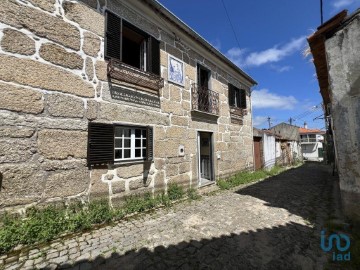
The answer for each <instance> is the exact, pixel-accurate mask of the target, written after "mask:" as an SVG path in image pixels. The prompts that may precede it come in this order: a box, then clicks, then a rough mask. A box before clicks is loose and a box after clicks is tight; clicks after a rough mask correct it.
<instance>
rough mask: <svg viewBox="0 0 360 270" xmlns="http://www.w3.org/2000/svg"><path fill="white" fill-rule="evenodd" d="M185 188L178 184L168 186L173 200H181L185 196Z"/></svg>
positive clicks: (169, 195) (169, 194)
mask: <svg viewBox="0 0 360 270" xmlns="http://www.w3.org/2000/svg"><path fill="white" fill-rule="evenodd" d="M184 195H185V192H184V190H183V188H182V187H181V186H179V185H177V184H170V185H169V188H168V197H169V199H170V200H171V201H175V200H179V199H181V198H182V197H184Z"/></svg>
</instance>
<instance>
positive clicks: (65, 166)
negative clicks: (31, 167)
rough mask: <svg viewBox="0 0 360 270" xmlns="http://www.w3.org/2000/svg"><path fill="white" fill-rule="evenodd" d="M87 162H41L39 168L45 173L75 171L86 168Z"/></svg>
mask: <svg viewBox="0 0 360 270" xmlns="http://www.w3.org/2000/svg"><path fill="white" fill-rule="evenodd" d="M86 165H87V163H86V160H73V159H72V160H48V159H47V160H45V161H43V162H41V164H40V165H39V168H40V169H41V170H44V171H58V170H62V171H65V170H74V169H79V168H84V167H85V166H86Z"/></svg>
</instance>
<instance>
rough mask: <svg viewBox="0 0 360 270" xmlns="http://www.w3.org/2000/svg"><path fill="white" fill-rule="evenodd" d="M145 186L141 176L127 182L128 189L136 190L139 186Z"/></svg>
mask: <svg viewBox="0 0 360 270" xmlns="http://www.w3.org/2000/svg"><path fill="white" fill-rule="evenodd" d="M144 186H145V181H144V179H142V178H139V179H136V180H131V181H130V182H129V189H130V190H137V189H140V188H143V187H144Z"/></svg>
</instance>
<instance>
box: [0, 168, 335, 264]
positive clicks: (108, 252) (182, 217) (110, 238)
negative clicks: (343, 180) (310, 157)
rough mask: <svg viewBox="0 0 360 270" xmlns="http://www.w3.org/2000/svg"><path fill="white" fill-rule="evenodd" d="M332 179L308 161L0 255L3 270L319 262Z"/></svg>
mask: <svg viewBox="0 0 360 270" xmlns="http://www.w3.org/2000/svg"><path fill="white" fill-rule="evenodd" d="M333 181H334V180H333V179H332V177H331V174H330V172H329V169H328V167H326V166H325V165H320V164H314V163H308V164H306V165H304V166H302V167H299V168H296V169H291V170H288V171H286V172H284V173H282V174H281V175H278V176H276V177H272V178H268V179H266V180H264V181H261V182H258V183H255V184H253V185H248V186H245V187H241V188H240V189H238V190H232V191H226V192H219V193H217V194H215V195H212V196H206V197H203V198H202V199H201V200H199V201H193V202H191V203H189V202H185V203H181V204H178V205H176V206H175V207H173V208H171V209H161V210H157V211H155V213H152V214H144V215H142V216H141V217H139V218H137V219H133V220H128V221H122V222H119V223H117V224H115V225H114V226H106V227H103V228H100V229H97V230H94V231H92V232H91V233H84V234H82V235H78V236H74V237H73V238H71V239H62V240H58V241H55V242H53V243H52V244H50V245H47V246H43V247H39V248H36V249H32V250H29V251H26V252H25V251H23V252H21V253H20V254H18V255H16V256H12V257H11V256H2V257H0V268H1V267H3V268H5V269H9V270H10V269H78V270H85V269H323V265H324V263H326V260H327V258H326V257H325V255H324V254H323V252H322V251H321V250H320V245H319V243H320V240H319V239H320V230H321V229H322V223H323V221H324V220H325V219H326V217H327V212H328V210H327V209H328V208H329V203H330V202H331V201H330V197H331V192H332V183H333Z"/></svg>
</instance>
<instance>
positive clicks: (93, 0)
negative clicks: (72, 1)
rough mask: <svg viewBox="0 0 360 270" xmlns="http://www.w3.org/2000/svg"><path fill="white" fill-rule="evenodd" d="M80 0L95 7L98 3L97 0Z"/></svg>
mask: <svg viewBox="0 0 360 270" xmlns="http://www.w3.org/2000/svg"><path fill="white" fill-rule="evenodd" d="M80 1H81V2H83V3H85V4H87V5H88V6H89V7H92V8H94V9H97V5H98V2H97V0H80Z"/></svg>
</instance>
